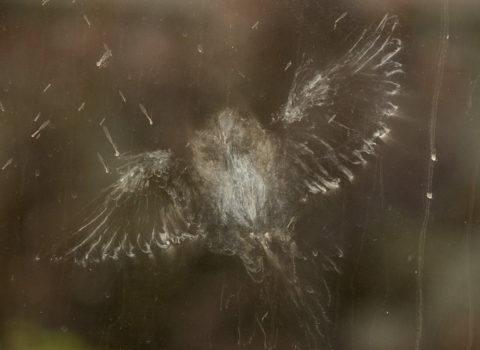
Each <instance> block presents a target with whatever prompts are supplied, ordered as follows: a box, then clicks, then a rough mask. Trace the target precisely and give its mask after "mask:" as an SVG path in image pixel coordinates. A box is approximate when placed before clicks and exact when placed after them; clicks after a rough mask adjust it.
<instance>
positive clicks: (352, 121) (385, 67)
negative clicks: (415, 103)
mask: <svg viewBox="0 0 480 350" xmlns="http://www.w3.org/2000/svg"><path fill="white" fill-rule="evenodd" d="M397 24H398V20H397V18H396V17H395V16H389V15H386V16H385V17H384V18H383V20H382V21H381V22H380V24H379V25H378V26H377V27H376V28H375V29H371V30H365V31H364V32H363V34H362V35H361V36H360V38H359V39H358V41H357V42H356V44H355V45H354V46H353V47H352V48H351V49H350V50H349V51H348V52H347V53H346V54H345V55H344V56H343V57H342V58H341V59H339V60H337V61H336V62H335V63H334V64H333V65H332V66H331V67H330V68H329V69H326V70H325V71H323V72H316V71H314V70H313V69H312V68H310V66H311V61H309V60H304V61H303V62H302V64H301V65H300V66H299V68H298V69H297V71H296V73H295V77H294V81H293V85H292V87H291V89H290V93H289V96H288V101H287V103H286V104H285V105H284V107H283V109H282V111H281V112H280V113H279V115H278V118H277V119H276V120H275V123H276V124H277V125H278V126H279V127H281V128H282V129H285V130H286V132H287V152H288V155H289V156H290V157H291V160H292V164H293V166H292V171H293V172H294V175H295V177H296V178H298V179H299V180H301V181H300V182H299V183H300V185H299V190H300V191H301V192H307V193H308V192H310V193H324V192H327V191H329V190H331V189H334V188H337V187H338V184H339V182H340V179H341V178H346V179H349V180H351V179H352V178H353V175H352V172H351V169H350V168H351V167H352V164H362V163H365V160H364V157H363V156H364V154H366V153H367V154H369V153H372V152H373V147H374V145H375V141H376V139H377V138H378V137H381V136H383V135H384V134H386V133H387V132H388V128H387V126H386V120H387V118H388V117H389V116H391V115H392V114H393V113H394V112H395V110H396V109H397V106H396V105H395V104H394V103H395V97H396V95H398V94H399V92H400V84H399V82H398V77H399V75H400V73H403V72H402V68H401V64H400V63H399V62H398V61H397V59H398V52H399V51H400V49H401V46H402V43H401V41H400V40H399V39H398V38H396V37H395V35H394V31H395V27H396V26H397Z"/></svg>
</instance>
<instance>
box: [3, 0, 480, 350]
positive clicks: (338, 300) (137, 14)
mask: <svg viewBox="0 0 480 350" xmlns="http://www.w3.org/2000/svg"><path fill="white" fill-rule="evenodd" d="M43 2H44V4H42V0H35V1H27V0H25V1H22V0H10V1H8V0H1V1H0V102H1V105H0V168H2V170H0V348H1V349H12V350H17V349H18V350H29V349H49V350H54V349H233V348H238V347H241V348H243V347H245V348H251V349H261V348H263V335H262V334H260V333H258V332H257V334H256V335H253V336H252V337H251V339H250V333H248V332H249V330H243V329H242V330H237V318H238V315H239V314H241V315H244V317H246V318H247V319H248V317H253V318H252V319H255V317H254V316H252V315H255V314H256V313H257V310H256V309H255V308H256V304H255V303H253V302H252V301H251V300H254V299H255V297H256V296H255V293H254V292H253V291H254V290H255V289H254V288H251V284H252V282H251V281H250V280H249V279H248V278H247V277H245V272H244V268H243V267H242V266H241V263H239V262H238V261H236V260H235V259H234V258H231V257H226V256H218V255H215V256H214V255H211V254H206V253H196V254H193V253H192V254H190V255H185V256H183V255H182V256H179V257H176V258H175V259H173V260H168V259H167V260H168V261H167V260H165V261H159V262H157V263H148V262H137V263H135V262H123V263H120V264H117V265H113V264H105V265H98V266H95V265H93V266H88V267H87V268H82V267H80V266H75V265H73V264H72V263H70V262H67V263H61V264H53V263H51V262H49V261H48V260H45V259H40V260H37V259H36V258H39V257H41V255H42V252H45V251H48V250H49V249H51V248H52V247H53V246H54V245H55V244H56V243H58V241H59V240H61V238H62V237H64V236H66V235H67V234H68V233H69V227H70V223H71V222H72V220H74V217H75V216H76V215H80V216H81V215H82V213H81V210H82V208H84V207H85V205H86V204H88V203H89V202H90V201H91V200H92V199H93V198H95V197H96V196H98V195H99V193H100V191H101V189H102V188H104V187H105V186H107V185H109V184H110V183H112V182H113V181H114V180H115V172H114V164H115V156H114V150H113V148H112V146H111V145H110V143H109V142H108V140H107V138H106V137H105V134H104V131H103V129H102V126H100V123H102V125H104V126H106V127H107V128H108V130H109V132H110V134H111V135H112V138H113V141H114V142H115V143H116V145H117V147H118V149H119V152H121V153H124V152H132V153H138V152H142V151H149V150H154V149H158V148H162V149H171V150H172V151H173V152H174V153H176V154H178V155H182V154H184V152H185V146H186V144H187V143H188V140H189V138H190V137H191V135H192V134H193V133H194V131H195V130H196V129H198V128H201V127H202V125H203V124H204V122H205V121H206V120H207V119H208V118H209V117H211V116H212V115H213V114H215V113H217V112H218V111H220V110H221V109H223V108H225V107H230V108H235V109H237V110H239V111H241V112H242V113H244V114H245V115H248V114H250V115H253V116H256V117H257V118H258V119H259V120H260V121H261V122H262V123H263V124H264V126H265V127H268V123H269V122H270V120H271V118H272V114H273V113H275V112H276V111H278V110H279V109H280V107H281V105H282V103H284V102H285V100H286V97H287V94H288V90H289V88H290V85H291V82H292V78H293V74H294V72H295V69H296V67H297V66H298V65H299V63H300V62H301V60H302V57H303V55H304V54H305V55H307V56H308V57H311V58H313V59H314V66H315V67H316V68H318V69H322V68H325V67H327V66H328V65H329V64H330V63H331V62H333V61H334V60H335V59H336V58H338V57H339V56H340V55H341V54H342V53H344V52H345V51H346V50H348V49H349V48H350V46H351V45H352V44H353V43H354V42H355V40H356V39H357V38H358V37H359V36H360V35H361V33H362V31H363V30H364V29H366V28H369V27H370V26H374V25H376V24H377V23H378V22H379V21H380V20H381V19H382V17H383V16H384V15H385V13H391V14H395V15H397V16H398V17H399V19H400V26H399V28H398V31H397V33H398V36H399V38H400V39H401V40H402V42H403V44H404V50H403V51H402V54H401V61H402V63H403V65H404V70H405V73H406V74H405V75H404V76H403V78H402V79H403V81H402V86H403V89H402V92H403V93H402V96H401V97H400V98H399V100H398V105H399V110H398V113H397V115H396V116H395V117H392V119H391V121H390V124H389V126H390V128H391V131H392V132H391V133H390V134H389V137H388V138H387V139H386V140H385V142H384V143H383V144H382V145H380V147H379V149H378V155H377V156H376V157H372V158H370V159H369V160H370V162H369V165H368V166H366V167H365V168H363V169H362V168H359V169H357V171H356V175H357V177H356V179H355V181H354V182H353V183H352V184H349V185H346V186H345V187H344V188H343V189H342V191H340V192H339V193H336V194H335V195H334V196H330V197H329V198H328V199H326V200H322V201H320V202H319V203H317V205H312V206H311V207H310V208H308V209H306V211H305V213H304V216H303V218H302V220H301V221H300V222H299V225H298V227H297V231H298V233H297V238H296V239H297V240H299V242H302V241H303V242H309V243H308V245H309V246H310V247H311V249H312V253H315V254H316V253H317V252H319V253H320V255H323V256H324V257H326V258H327V260H328V259H329V258H331V260H332V261H334V263H335V264H336V265H337V270H338V272H335V271H323V269H321V268H320V267H319V273H320V274H324V276H323V278H324V280H325V283H326V284H327V285H328V287H329V288H328V290H329V291H330V294H329V295H328V296H327V295H325V298H329V300H331V301H330V302H329V308H328V309H327V310H326V311H327V314H328V317H329V318H330V319H331V324H330V325H328V326H327V329H328V331H327V337H328V338H329V341H328V343H330V346H331V348H334V349H414V348H415V340H416V338H417V337H418V323H416V322H417V319H418V312H419V311H420V312H421V314H422V315H423V322H422V324H423V329H422V332H421V341H420V346H419V348H421V349H467V350H469V349H478V348H480V331H479V330H480V317H479V316H480V313H479V301H480V297H479V295H480V258H479V256H480V255H479V253H480V249H479V244H480V241H479V223H478V221H479V209H478V208H479V206H480V203H479V202H478V192H479V190H478V188H479V187H480V185H479V186H477V189H476V191H475V184H476V182H477V180H478V162H479V159H480V158H479V157H480V156H479V154H480V146H479V145H480V142H479V132H480V122H479V120H480V119H479V118H480V81H479V77H480V40H479V39H478V38H479V37H480V2H478V1H474V0H470V1H468V0H456V1H451V2H450V3H449V4H447V10H446V11H444V5H445V3H444V2H442V1H440V0H424V1H413V0H384V1H380V0H363V1H353V0H350V1H347V0H344V1H322V0H275V1H274V0H268V1H267V0H263V1H262V0H242V1H239V0H237V1H234V0H232V1H229V0H228V1H227V0H201V1H200V0H190V1H188V0H137V1H133V0H110V1H108V0H88V1H87V0H76V1H75V0H73V1H72V0H69V1H66V0H50V1H46V0H43ZM345 12H346V13H347V15H346V16H345V17H344V18H342V19H341V20H339V21H338V22H337V25H336V28H334V23H335V20H337V19H338V18H339V17H340V16H341V15H342V14H344V13H345ZM442 18H443V19H442ZM444 24H448V28H446V27H444ZM444 29H447V30H448V41H447V43H448V49H447V51H446V56H445V66H444V70H443V73H442V70H441V69H439V67H438V64H439V62H440V59H441V58H442V57H441V50H442V39H445V36H444V35H443V34H444ZM104 44H106V45H107V47H108V48H109V49H110V50H111V52H112V57H109V58H108V59H107V60H106V62H105V63H106V65H105V67H98V66H97V62H99V60H100V59H101V57H102V55H103V54H104V52H105V47H104ZM287 66H289V67H288V69H287ZM439 74H443V82H442V85H441V90H440V94H439V100H438V113H437V114H436V120H437V121H436V137H435V148H436V157H437V161H436V163H435V168H434V173H433V191H432V192H433V202H432V206H431V212H430V216H429V221H428V226H427V229H426V249H425V273H424V276H423V279H422V280H423V288H422V289H423V290H422V293H423V296H424V302H423V306H422V307H421V308H420V307H419V303H418V302H417V296H416V295H417V286H418V285H417V274H418V265H417V261H418V251H419V237H420V232H421V229H422V222H423V220H424V215H425V207H426V202H427V197H426V192H427V188H426V184H427V169H428V159H429V158H430V151H429V131H430V122H431V117H432V115H431V111H432V103H434V97H435V86H438V85H436V84H437V81H438V78H439ZM477 83H478V84H477ZM47 87H48V88H47ZM119 91H121V93H122V94H123V96H124V97H125V99H126V102H124V100H123V98H122V97H121V96H120V92H119ZM139 103H141V104H142V105H144V106H145V108H146V110H147V111H148V113H149V114H150V115H151V116H152V119H153V125H150V124H149V123H148V120H147V118H146V117H145V116H144V115H143V114H142V111H141V110H140V108H139ZM39 113H41V114H40V116H39V117H38V118H37V116H38V114H39ZM47 120H48V121H49V123H48V124H47V125H46V126H45V127H44V128H43V129H42V130H41V131H40V132H39V133H37V134H35V137H31V135H32V134H34V133H35V132H36V131H37V130H38V129H39V128H40V127H41V126H42V125H44V123H45V122H46V121H47ZM102 121H103V122H102ZM38 135H40V137H38V138H36V136H38ZM97 153H99V154H100V155H101V156H102V157H103V159H104V161H105V164H106V165H107V166H108V167H110V170H111V173H113V174H107V173H106V172H105V170H104V167H103V165H102V164H101V162H100V160H99V158H98V156H97ZM10 160H11V161H10ZM79 213H80V214H79ZM312 242H314V243H313V246H312ZM322 281H323V279H322ZM419 309H420V310H419ZM261 316H262V315H257V317H261ZM242 317H243V316H242ZM239 332H240V333H241V332H243V333H245V335H243V337H242V340H241V341H240V345H238V342H239ZM249 340H250V341H249ZM294 346H295V345H294V344H292V341H291V340H290V339H289V338H288V337H287V336H284V335H282V334H281V335H279V340H278V343H277V348H278V349H294Z"/></svg>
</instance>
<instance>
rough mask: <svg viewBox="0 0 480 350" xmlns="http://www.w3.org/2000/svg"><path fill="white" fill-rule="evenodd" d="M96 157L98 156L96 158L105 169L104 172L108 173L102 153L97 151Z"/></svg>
mask: <svg viewBox="0 0 480 350" xmlns="http://www.w3.org/2000/svg"><path fill="white" fill-rule="evenodd" d="M97 157H98V160H99V161H100V163H102V165H103V168H104V169H105V172H106V173H107V174H108V173H109V171H108V167H107V165H106V164H105V161H104V160H103V157H102V155H101V154H100V153H98V152H97Z"/></svg>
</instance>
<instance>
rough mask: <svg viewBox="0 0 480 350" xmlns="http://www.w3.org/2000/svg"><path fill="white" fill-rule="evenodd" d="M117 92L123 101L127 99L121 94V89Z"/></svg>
mask: <svg viewBox="0 0 480 350" xmlns="http://www.w3.org/2000/svg"><path fill="white" fill-rule="evenodd" d="M118 93H119V94H120V97H121V98H122V100H123V102H127V99H126V98H125V96H124V95H123V93H122V91H121V90H118Z"/></svg>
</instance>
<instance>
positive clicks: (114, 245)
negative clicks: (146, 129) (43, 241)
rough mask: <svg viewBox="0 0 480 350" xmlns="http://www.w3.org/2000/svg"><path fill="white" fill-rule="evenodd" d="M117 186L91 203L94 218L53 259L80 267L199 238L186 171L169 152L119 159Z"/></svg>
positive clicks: (150, 251) (70, 238)
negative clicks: (120, 164) (71, 259)
mask: <svg viewBox="0 0 480 350" xmlns="http://www.w3.org/2000/svg"><path fill="white" fill-rule="evenodd" d="M120 161H121V162H122V163H123V165H122V166H121V167H120V168H119V169H118V172H119V174H120V178H119V180H117V181H116V182H115V183H114V184H112V185H111V186H110V187H108V188H107V189H105V190H104V192H103V194H102V195H101V196H100V197H99V198H98V199H97V200H96V201H94V202H93V205H94V206H95V207H94V209H93V211H92V214H91V215H90V216H88V217H87V218H86V219H85V220H84V222H83V224H82V225H80V227H79V228H78V229H77V230H76V231H75V232H74V233H73V234H72V236H71V237H69V238H68V239H67V240H66V241H65V242H63V243H62V245H61V247H63V248H60V249H59V250H57V252H56V254H55V258H57V259H65V258H69V257H73V258H74V259H75V261H76V262H77V263H79V264H82V265H85V264H87V263H88V262H97V261H102V260H108V259H114V260H116V259H118V258H119V257H121V256H122V255H123V256H129V257H133V256H135V255H136V254H140V253H144V254H148V255H151V256H153V255H154V253H155V251H156V250H158V249H167V248H169V247H170V246H171V245H176V244H180V243H182V242H185V241H191V240H193V239H195V238H197V237H198V230H197V226H196V224H195V220H194V216H193V214H192V213H193V210H192V198H193V192H194V186H193V185H192V183H191V179H190V176H189V173H188V171H187V169H186V167H185V166H183V165H182V164H181V163H180V162H179V161H175V160H174V159H173V157H172V155H171V153H170V152H166V151H155V152H151V153H142V154H139V155H135V156H123V157H121V159H120Z"/></svg>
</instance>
